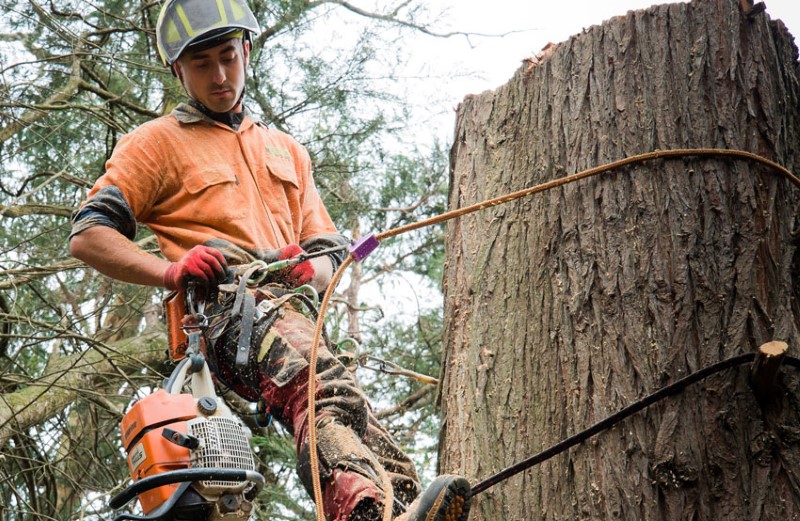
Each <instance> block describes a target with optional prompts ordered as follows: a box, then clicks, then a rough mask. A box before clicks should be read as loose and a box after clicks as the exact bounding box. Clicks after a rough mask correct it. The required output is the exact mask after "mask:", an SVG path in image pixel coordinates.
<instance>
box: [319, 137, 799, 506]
mask: <svg viewBox="0 0 800 521" xmlns="http://www.w3.org/2000/svg"><path fill="white" fill-rule="evenodd" d="M692 156H693V157H726V158H732V159H742V160H747V161H752V162H755V163H759V164H762V165H765V166H767V167H769V168H770V169H771V170H772V171H774V172H778V173H780V174H782V176H783V177H784V178H786V179H788V180H789V181H790V182H791V183H792V184H794V185H795V186H796V187H798V188H800V179H798V177H797V176H795V175H794V174H793V173H792V172H790V171H789V170H788V169H786V168H784V167H783V166H781V165H779V164H778V163H775V162H774V161H770V160H769V159H766V158H764V157H762V156H759V155H757V154H753V153H750V152H745V151H742V150H727V149H706V148H703V149H676V150H656V151H654V152H649V153H646V154H640V155H636V156H631V157H628V158H625V159H621V160H619V161H614V162H612V163H608V164H606V165H602V166H599V167H595V168H591V169H588V170H584V171H581V172H578V173H576V174H572V175H569V176H566V177H563V178H560V179H555V180H553V181H549V182H546V183H542V184H539V185H536V186H533V187H530V188H526V189H523V190H519V191H517V192H513V193H510V194H506V195H503V196H500V197H496V198H493V199H488V200H486V201H482V202H479V203H476V204H473V205H470V206H466V207H464V208H459V209H456V210H451V211H449V212H446V213H443V214H440V215H437V216H434V217H431V218H428V219H424V220H422V221H418V222H415V223H409V224H406V225H404V226H400V227H397V228H394V229H391V230H387V231H384V232H381V233H377V234H371V235H367V236H364V237H362V238H361V239H359V240H357V241H356V242H355V243H354V244H353V245H351V246H350V255H349V256H348V257H347V258H345V260H344V261H343V262H342V264H341V265H340V266H339V268H338V269H337V270H336V271H335V272H334V274H333V277H332V279H331V282H330V284H329V286H328V288H329V289H328V291H326V292H325V296H324V298H323V299H322V302H321V304H320V307H319V316H318V318H317V323H316V328H315V331H314V341H313V343H312V346H311V355H310V361H309V371H308V394H307V399H308V440H309V445H310V447H311V451H310V465H311V476H312V480H313V483H312V485H313V491H314V503H315V505H316V508H317V520H318V521H325V512H324V507H323V506H322V486H321V484H320V480H319V459H318V457H317V451H316V435H317V434H316V415H315V400H316V365H317V356H318V351H319V343H320V340H321V338H322V333H323V327H324V326H323V320H324V316H325V312H326V310H327V309H328V306H329V304H330V298H331V294H332V293H333V290H334V289H335V288H336V287H337V286H338V284H339V282H340V281H341V279H342V276H343V274H344V271H345V270H346V269H347V268H348V267H349V266H350V264H351V263H352V262H353V261H355V262H361V261H363V260H364V259H365V258H367V257H368V256H369V255H370V254H371V253H372V252H373V251H374V250H375V249H376V248H377V247H378V246H379V245H380V242H381V241H382V240H385V239H388V238H391V237H394V236H396V235H401V234H403V233H407V232H410V231H413V230H417V229H420V228H424V227H427V226H433V225H435V224H440V223H443V222H445V221H449V220H452V219H455V218H458V217H462V216H464V215H468V214H470V213H474V212H477V211H480V210H485V209H487V208H491V207H494V206H498V205H501V204H505V203H509V202H511V201H515V200H517V199H520V198H522V197H526V196H529V195H533V194H536V193H539V192H544V191H547V190H550V189H552V188H557V187H560V186H564V185H567V184H570V183H574V182H576V181H579V180H581V179H585V178H588V177H593V176H596V175H599V174H604V173H607V172H610V171H612V170H615V169H619V168H622V167H624V166H628V165H633V164H637V163H642V162H645V161H652V160H658V159H672V158H684V157H692ZM748 356H749V355H748ZM742 363H744V362H742ZM712 367H713V366H712ZM720 370H721V369H720ZM686 385H688V384H686ZM665 396H666V395H665ZM637 410H640V409H637ZM634 412H635V411H634ZM630 414H633V413H632V412H631V413H629V415H630ZM592 428H594V427H592ZM601 430H602V429H601ZM598 432H599V431H598ZM584 439H585V438H584ZM580 441H582V440H579V441H575V442H574V443H573V444H575V443H580ZM570 446H572V445H570ZM563 450H566V449H563ZM559 452H560V451H559ZM548 457H550V456H548ZM534 458H536V456H534ZM532 459H533V458H532ZM542 461H543V460H542ZM533 464H536V463H532V464H531V465H533ZM526 468H527V467H526ZM521 470H524V469H519V470H516V472H521ZM516 472H512V473H511V474H509V476H510V475H513V474H515V473H516ZM505 477H507V476H505V474H504V477H501V478H499V479H497V480H496V481H495V480H493V478H489V480H487V482H489V483H486V482H482V483H480V484H479V485H476V487H473V493H478V492H480V491H482V490H485V489H486V488H488V487H490V486H492V485H493V484H495V483H497V482H499V481H502V479H505ZM490 480H491V481H490ZM477 487H481V488H480V489H479V490H478V491H477V492H476V491H475V489H476V488H477ZM390 520H391V509H386V508H385V509H384V521H390Z"/></svg>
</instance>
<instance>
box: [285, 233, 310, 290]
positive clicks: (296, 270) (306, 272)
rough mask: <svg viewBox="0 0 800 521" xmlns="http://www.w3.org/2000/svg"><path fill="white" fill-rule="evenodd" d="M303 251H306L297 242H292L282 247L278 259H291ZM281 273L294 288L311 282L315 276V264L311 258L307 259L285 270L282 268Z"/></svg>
mask: <svg viewBox="0 0 800 521" xmlns="http://www.w3.org/2000/svg"><path fill="white" fill-rule="evenodd" d="M303 253H305V250H303V248H301V247H300V246H298V245H297V244H290V245H288V246H284V247H283V248H281V250H280V253H279V255H278V260H286V259H291V258H293V257H297V256H298V255H301V254H303ZM279 273H280V277H281V278H282V279H283V280H285V281H286V282H287V283H288V284H289V285H290V286H292V287H293V288H296V287H298V286H302V285H303V284H308V283H309V282H311V279H313V278H314V273H315V271H314V266H313V264H311V260H305V261H303V262H300V263H297V264H295V265H294V266H290V267H288V268H286V269H284V270H281V271H280V272H279Z"/></svg>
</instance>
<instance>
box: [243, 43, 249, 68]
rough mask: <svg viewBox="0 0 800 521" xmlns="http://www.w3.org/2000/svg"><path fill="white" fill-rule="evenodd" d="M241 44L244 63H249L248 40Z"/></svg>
mask: <svg viewBox="0 0 800 521" xmlns="http://www.w3.org/2000/svg"><path fill="white" fill-rule="evenodd" d="M242 44H243V45H242V51H243V52H244V64H245V65H250V42H249V41H247V40H244V41H243V42H242Z"/></svg>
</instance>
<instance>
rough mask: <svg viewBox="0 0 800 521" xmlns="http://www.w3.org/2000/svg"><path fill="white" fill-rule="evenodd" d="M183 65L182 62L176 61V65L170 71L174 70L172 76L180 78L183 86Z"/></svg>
mask: <svg viewBox="0 0 800 521" xmlns="http://www.w3.org/2000/svg"><path fill="white" fill-rule="evenodd" d="M182 67H183V65H182V64H181V60H180V59H178V60H175V63H173V64H172V66H171V67H170V69H172V75H173V76H175V77H176V78H178V79H179V80H180V81H181V84H183V68H182Z"/></svg>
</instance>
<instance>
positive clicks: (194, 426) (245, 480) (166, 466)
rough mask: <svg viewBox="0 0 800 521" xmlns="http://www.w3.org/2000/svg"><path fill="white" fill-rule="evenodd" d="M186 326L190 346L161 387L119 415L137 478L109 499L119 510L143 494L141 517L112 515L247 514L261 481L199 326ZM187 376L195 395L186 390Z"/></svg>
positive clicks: (220, 519)
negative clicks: (220, 390)
mask: <svg viewBox="0 0 800 521" xmlns="http://www.w3.org/2000/svg"><path fill="white" fill-rule="evenodd" d="M185 329H187V330H190V332H189V333H188V335H187V336H188V344H189V345H188V349H187V350H186V352H185V356H184V357H183V358H182V359H181V360H180V362H179V364H178V365H177V366H176V368H175V370H174V371H173V372H172V374H171V375H170V377H169V378H167V380H166V381H165V382H164V386H163V388H162V389H159V390H157V391H155V392H154V393H152V394H150V395H149V396H147V397H145V398H143V399H141V400H139V401H137V402H136V403H135V404H134V405H133V406H132V407H131V408H130V410H129V411H128V412H127V413H126V414H125V416H124V417H123V418H122V422H121V424H120V430H121V439H122V445H123V447H124V448H125V451H126V453H127V461H128V467H129V469H130V473H131V477H132V479H133V483H132V484H131V485H130V486H129V487H127V488H126V489H125V490H123V491H122V492H120V493H119V494H117V495H115V496H114V497H113V498H112V499H111V501H110V503H109V505H110V506H111V508H113V509H114V510H119V509H120V508H122V507H123V506H125V505H126V504H127V503H129V502H130V501H131V500H132V499H134V497H136V496H138V499H139V504H140V506H141V509H142V511H143V512H144V515H134V514H130V513H122V514H119V515H117V517H115V518H114V521H124V520H135V521H145V520H146V521H184V520H186V521H189V520H207V521H225V520H233V519H237V520H242V519H247V518H248V517H249V516H250V513H251V512H252V510H253V501H254V500H255V498H256V496H257V495H258V493H259V491H260V490H261V488H262V487H263V486H264V477H263V476H262V475H261V474H259V473H258V472H256V471H255V464H254V460H253V454H252V451H251V450H250V445H249V443H248V435H247V433H246V431H245V429H244V426H243V425H242V424H241V423H240V422H239V421H238V420H237V419H235V418H234V416H233V414H232V413H231V411H230V409H229V408H228V406H227V405H226V404H225V403H224V402H223V401H222V400H221V399H220V398H218V397H217V395H216V393H215V391H214V384H213V380H212V378H211V371H210V370H209V368H208V364H207V362H206V360H205V358H204V356H203V354H202V352H201V349H200V348H199V343H200V336H201V334H200V329H199V328H198V327H196V326H191V327H187V328H185ZM187 381H190V385H189V387H190V388H191V393H187V392H183V389H184V385H185V384H186V383H187Z"/></svg>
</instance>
